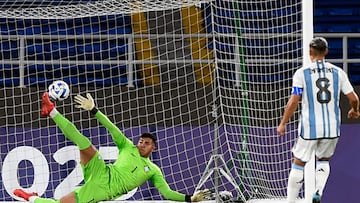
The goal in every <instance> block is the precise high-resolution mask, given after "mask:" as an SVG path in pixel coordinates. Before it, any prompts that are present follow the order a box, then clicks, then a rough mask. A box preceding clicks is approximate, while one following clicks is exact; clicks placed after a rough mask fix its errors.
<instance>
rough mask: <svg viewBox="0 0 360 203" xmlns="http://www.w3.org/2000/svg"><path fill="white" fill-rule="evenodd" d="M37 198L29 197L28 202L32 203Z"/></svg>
mask: <svg viewBox="0 0 360 203" xmlns="http://www.w3.org/2000/svg"><path fill="white" fill-rule="evenodd" d="M37 198H39V196H31V197H30V198H29V202H31V203H34V202H35V200H36V199H37Z"/></svg>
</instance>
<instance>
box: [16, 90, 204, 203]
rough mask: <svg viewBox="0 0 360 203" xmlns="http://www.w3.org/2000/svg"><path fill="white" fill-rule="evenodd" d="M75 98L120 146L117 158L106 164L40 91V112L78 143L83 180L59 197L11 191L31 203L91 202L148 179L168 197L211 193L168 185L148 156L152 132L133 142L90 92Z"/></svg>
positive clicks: (115, 195)
mask: <svg viewBox="0 0 360 203" xmlns="http://www.w3.org/2000/svg"><path fill="white" fill-rule="evenodd" d="M75 102H76V103H77V105H75V107H76V108H82V109H85V110H89V111H90V112H91V113H92V114H93V115H95V117H96V119H97V120H98V121H99V122H100V123H101V124H102V125H103V126H104V127H105V128H106V129H107V130H108V131H109V133H110V134H111V136H112V139H113V141H114V143H115V144H116V146H117V147H118V149H119V154H118V159H117V160H116V161H115V163H113V164H105V162H104V160H103V159H102V158H101V156H100V154H99V152H98V151H97V150H96V148H95V147H94V146H93V145H92V144H91V142H90V140H89V139H88V138H87V137H85V136H84V135H82V134H81V133H80V132H79V130H77V129H76V127H75V125H74V124H73V123H71V122H70V121H69V120H68V119H66V118H65V117H64V116H63V115H62V114H61V113H59V112H58V111H57V110H56V108H55V104H54V103H53V102H52V101H51V100H50V99H49V95H48V93H47V92H45V93H44V94H43V95H42V107H41V115H42V116H44V117H46V116H49V117H51V118H52V119H53V120H54V122H55V123H56V125H57V126H58V127H59V128H60V129H61V131H62V132H63V134H64V135H65V136H66V137H67V138H68V139H69V140H71V141H72V142H74V143H75V144H76V145H77V146H78V148H79V150H80V164H81V167H82V169H83V175H84V182H85V183H84V185H82V186H81V187H80V188H78V189H76V190H74V191H73V192H71V193H69V194H67V195H65V196H64V197H62V198H60V199H59V200H54V199H49V198H41V197H39V196H38V195H37V193H34V192H31V193H28V192H26V191H24V190H22V189H15V190H14V191H13V193H14V195H16V196H18V197H21V198H23V199H25V200H26V201H30V202H34V203H90V202H91V203H92V202H99V201H104V200H114V199H116V198H118V197H120V196H121V195H123V194H126V193H127V192H129V191H131V190H132V189H134V188H136V187H138V186H140V185H142V184H143V183H145V182H146V181H147V180H150V181H152V183H153V184H154V186H155V187H156V188H157V189H158V190H159V192H160V193H161V195H163V196H164V197H165V198H166V199H168V200H173V201H182V202H184V201H186V202H198V201H201V200H204V199H206V197H207V196H209V195H210V191H209V190H200V191H197V192H195V193H194V194H193V195H186V194H181V193H179V192H176V191H174V190H172V189H170V187H169V185H168V184H167V182H166V181H165V178H164V176H163V174H162V172H161V170H160V168H159V167H158V166H157V165H155V164H154V163H153V162H152V161H151V160H150V159H149V157H150V155H151V153H152V152H153V151H154V150H155V142H156V139H155V137H154V136H153V135H152V134H150V133H144V134H142V135H141V136H140V139H139V141H138V143H137V145H136V146H135V145H134V144H133V143H132V142H131V141H130V140H129V139H128V138H126V137H125V135H124V134H123V133H122V132H121V131H120V130H119V128H118V127H116V126H115V124H113V123H112V122H111V121H110V120H109V119H108V118H107V116H105V115H104V114H103V113H102V112H101V111H99V110H98V109H97V108H96V107H95V103H94V99H93V98H92V97H91V95H90V94H87V95H86V97H83V96H81V95H77V96H75Z"/></svg>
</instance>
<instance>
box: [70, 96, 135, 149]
mask: <svg viewBox="0 0 360 203" xmlns="http://www.w3.org/2000/svg"><path fill="white" fill-rule="evenodd" d="M74 100H75V102H76V103H77V104H78V105H75V107H76V108H81V109H84V110H88V111H90V112H91V114H93V115H95V117H96V118H97V119H98V121H99V122H100V123H101V124H102V125H103V126H104V127H105V128H106V129H107V130H108V131H109V132H110V134H111V137H112V139H113V140H114V142H115V144H116V146H117V147H118V148H122V147H123V146H124V145H127V144H131V145H133V143H132V142H131V141H130V140H129V139H127V138H126V136H125V135H124V134H123V132H121V130H120V129H119V128H118V127H117V126H116V125H115V124H114V123H112V122H111V121H110V119H109V118H108V117H107V116H106V115H105V114H103V113H102V112H101V111H99V110H98V109H97V108H96V106H95V102H94V99H93V98H92V96H91V95H90V94H89V93H87V94H86V98H85V97H83V96H81V95H76V96H75V97H74Z"/></svg>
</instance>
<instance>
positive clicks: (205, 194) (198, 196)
mask: <svg viewBox="0 0 360 203" xmlns="http://www.w3.org/2000/svg"><path fill="white" fill-rule="evenodd" d="M210 195H211V191H210V190H208V189H205V190H199V191H196V192H195V193H194V194H193V195H192V196H191V202H199V201H203V200H205V199H208V198H209V197H210Z"/></svg>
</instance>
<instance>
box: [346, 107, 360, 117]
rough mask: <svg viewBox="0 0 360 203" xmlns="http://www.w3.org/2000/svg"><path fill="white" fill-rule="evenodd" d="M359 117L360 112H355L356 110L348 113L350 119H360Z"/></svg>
mask: <svg viewBox="0 0 360 203" xmlns="http://www.w3.org/2000/svg"><path fill="white" fill-rule="evenodd" d="M359 116H360V113H359V111H355V110H354V109H350V111H349V112H348V118H359Z"/></svg>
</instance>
